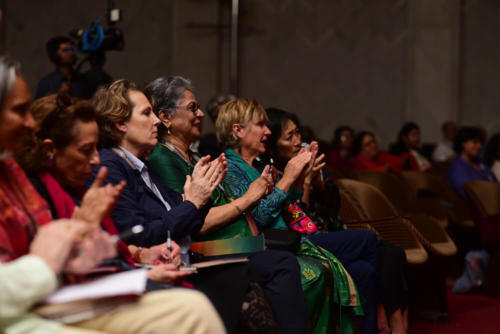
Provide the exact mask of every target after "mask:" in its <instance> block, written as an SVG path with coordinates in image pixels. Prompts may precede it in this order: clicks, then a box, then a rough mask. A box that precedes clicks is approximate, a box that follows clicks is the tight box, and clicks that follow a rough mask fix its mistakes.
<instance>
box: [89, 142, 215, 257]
mask: <svg viewBox="0 0 500 334" xmlns="http://www.w3.org/2000/svg"><path fill="white" fill-rule="evenodd" d="M99 155H100V158H101V165H100V166H106V167H107V168H108V176H107V178H106V183H112V184H117V183H119V182H120V181H122V180H125V181H126V182H127V185H126V186H125V189H124V190H123V192H122V193H121V195H120V197H119V199H118V202H117V204H116V207H115V209H114V211H113V213H112V214H111V217H112V218H113V220H114V222H115V225H116V228H117V229H118V231H120V232H122V231H125V230H127V229H130V228H131V227H132V226H134V225H137V224H141V225H142V226H144V232H142V233H141V234H139V235H138V236H135V237H133V238H131V239H129V240H127V242H128V243H130V244H133V245H136V246H144V247H151V246H154V245H158V244H161V243H164V242H166V240H167V231H168V230H170V233H171V237H172V239H173V240H180V239H182V238H184V237H185V236H187V235H191V236H194V235H195V234H197V233H198V232H199V231H200V229H201V227H202V225H203V222H204V221H205V217H206V215H207V213H208V210H209V209H210V207H211V203H208V204H206V205H205V206H204V207H203V208H201V209H200V210H198V209H197V208H196V206H195V205H194V204H193V203H192V202H190V201H183V200H182V196H181V195H180V194H179V193H177V192H175V191H174V190H172V189H170V188H168V187H166V186H164V185H163V184H162V182H161V179H160V178H159V177H158V176H157V175H155V174H154V173H153V172H152V171H151V169H150V168H149V169H148V171H149V174H150V176H151V179H152V181H153V183H154V184H156V187H157V188H158V190H159V191H160V193H161V194H162V196H163V198H164V199H165V200H166V201H167V202H168V203H169V204H170V206H171V207H172V209H171V210H170V211H167V209H166V208H165V206H164V205H163V203H162V202H161V200H160V199H158V198H157V197H156V195H155V194H154V193H153V191H152V190H151V189H150V188H149V187H148V186H147V185H146V184H145V183H144V181H143V180H142V177H141V175H140V173H139V171H138V170H136V169H133V168H132V167H131V166H130V165H129V164H128V162H127V161H125V159H123V158H122V157H120V156H119V155H118V154H117V153H116V152H114V151H113V150H111V149H102V150H100V151H99ZM146 165H147V162H146ZM100 166H99V167H100ZM97 170H98V168H96V170H94V173H93V175H92V177H91V178H90V180H89V181H88V183H87V185H88V186H90V184H92V182H93V180H94V178H95V176H96V174H97Z"/></svg>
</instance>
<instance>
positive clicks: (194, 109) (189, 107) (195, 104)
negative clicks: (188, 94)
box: [179, 102, 201, 114]
mask: <svg viewBox="0 0 500 334" xmlns="http://www.w3.org/2000/svg"><path fill="white" fill-rule="evenodd" d="M181 107H183V108H186V110H189V111H191V112H192V113H193V114H196V112H197V111H198V109H201V106H200V105H199V104H198V102H191V103H190V104H188V105H187V106H179V108H181Z"/></svg>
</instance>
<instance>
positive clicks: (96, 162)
mask: <svg viewBox="0 0 500 334" xmlns="http://www.w3.org/2000/svg"><path fill="white" fill-rule="evenodd" d="M100 163H101V159H100V158H99V152H98V151H97V149H96V148H95V149H94V152H92V156H91V157H90V165H91V166H92V167H95V166H98V165H99V164H100Z"/></svg>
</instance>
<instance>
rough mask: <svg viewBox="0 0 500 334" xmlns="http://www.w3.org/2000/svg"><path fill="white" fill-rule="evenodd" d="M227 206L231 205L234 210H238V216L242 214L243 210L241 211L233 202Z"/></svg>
mask: <svg viewBox="0 0 500 334" xmlns="http://www.w3.org/2000/svg"><path fill="white" fill-rule="evenodd" d="M229 204H231V205H232V206H234V207H235V208H236V210H238V214H239V215H241V214H243V213H244V212H243V210H241V208H240V207H239V206H238V205H237V204H235V203H234V202H229Z"/></svg>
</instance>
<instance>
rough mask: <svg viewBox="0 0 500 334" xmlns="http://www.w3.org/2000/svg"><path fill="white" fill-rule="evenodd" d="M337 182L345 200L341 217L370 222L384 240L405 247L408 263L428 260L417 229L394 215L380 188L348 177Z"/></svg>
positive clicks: (391, 206) (371, 227)
mask: <svg viewBox="0 0 500 334" xmlns="http://www.w3.org/2000/svg"><path fill="white" fill-rule="evenodd" d="M336 183H337V185H338V186H339V191H340V196H341V199H342V204H341V208H340V217H341V218H342V219H344V220H346V221H348V220H361V222H360V223H366V224H368V225H369V227H370V229H371V230H373V231H374V232H375V233H376V234H377V235H379V236H380V237H382V238H383V239H384V240H387V241H389V242H390V243H392V244H394V245H397V246H399V247H401V248H402V249H404V251H405V253H406V257H407V260H408V263H412V264H420V263H424V262H425V261H427V257H428V255H427V252H426V251H425V249H424V247H423V246H422V244H421V243H420V241H419V240H418V239H417V237H416V235H415V230H414V228H413V227H412V226H411V224H409V223H408V222H406V221H405V220H404V219H403V218H401V217H395V216H396V215H397V211H396V209H395V208H394V206H393V205H392V204H391V202H390V201H389V200H388V199H387V198H386V197H385V196H384V195H383V194H382V193H381V192H380V191H379V190H378V189H377V188H375V187H373V186H372V185H370V184H367V183H363V182H360V181H356V180H349V179H340V180H337V181H336ZM348 227H349V224H348Z"/></svg>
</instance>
